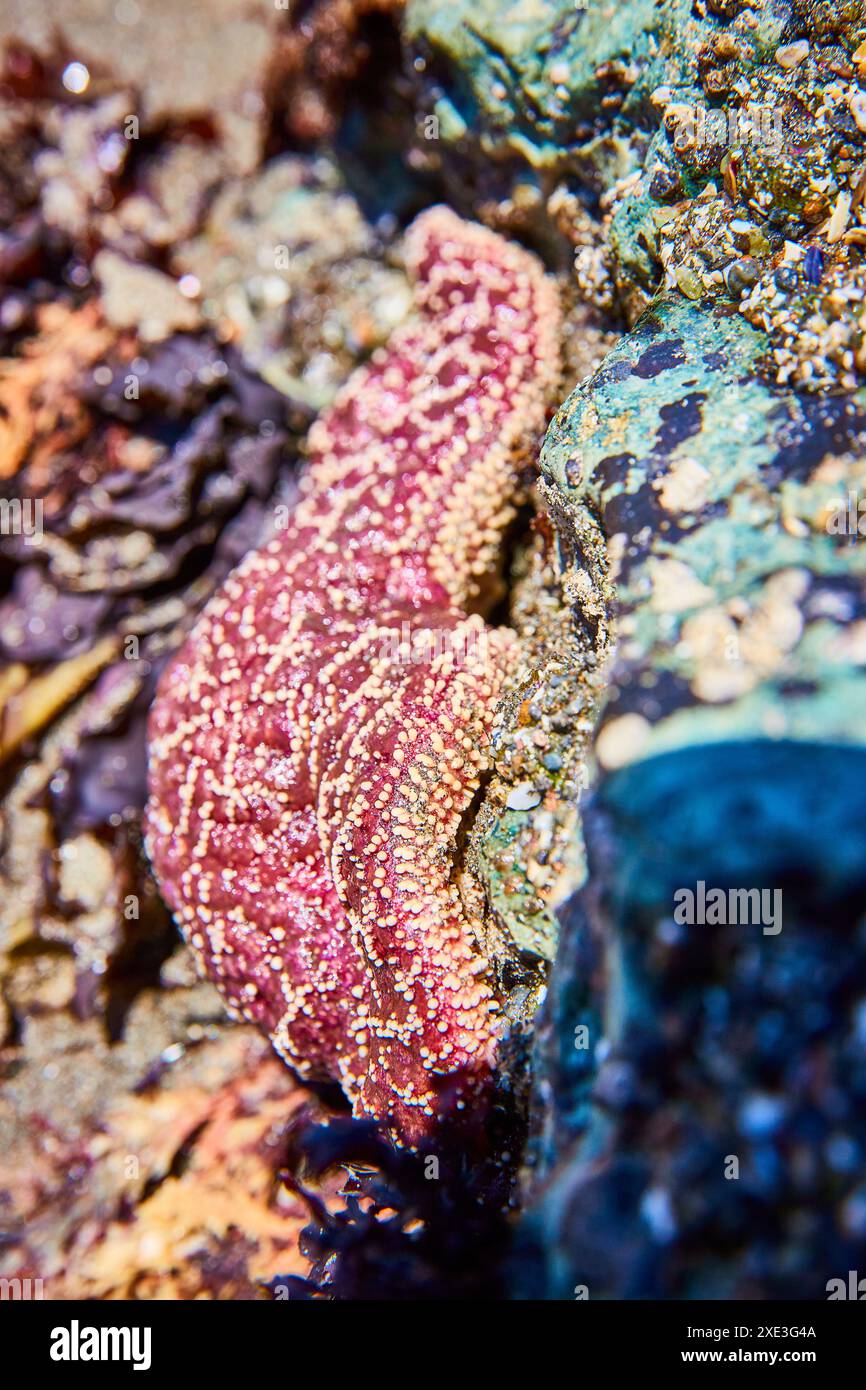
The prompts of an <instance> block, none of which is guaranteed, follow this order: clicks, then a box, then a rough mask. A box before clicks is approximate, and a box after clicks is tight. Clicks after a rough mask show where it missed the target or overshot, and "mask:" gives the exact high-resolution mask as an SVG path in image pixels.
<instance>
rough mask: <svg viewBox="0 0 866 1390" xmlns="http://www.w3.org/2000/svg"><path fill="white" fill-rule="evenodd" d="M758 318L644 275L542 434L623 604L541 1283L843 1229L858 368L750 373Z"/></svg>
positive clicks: (865, 556)
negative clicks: (653, 288)
mask: <svg viewBox="0 0 866 1390" xmlns="http://www.w3.org/2000/svg"><path fill="white" fill-rule="evenodd" d="M765 350H766V340H765V338H764V336H763V335H762V334H760V333H758V332H756V331H755V330H753V329H752V328H750V327H749V326H748V325H747V324H745V322H744V321H743V319H742V318H741V316H739V315H738V314H736V313H731V312H730V310H728V309H726V308H724V307H723V306H722V305H721V304H719V303H718V302H716V303H712V302H709V303H708V302H706V301H702V302H700V303H697V304H693V303H690V302H688V301H687V300H684V299H682V298H680V297H679V296H676V295H671V296H666V297H663V298H661V299H659V300H657V301H656V303H655V304H654V306H653V308H652V309H651V310H650V311H649V312H648V313H647V314H646V315H645V316H644V317H643V318H642V319H641V320H640V322H639V323H638V325H637V326H636V328H635V329H634V331H633V332H632V333H631V334H630V335H628V336H627V337H626V338H625V339H624V340H623V341H622V343H621V344H620V345H619V346H618V347H617V348H616V349H615V350H614V351H613V352H612V353H610V354H609V356H608V358H607V359H606V361H605V363H604V365H603V366H602V368H601V369H600V370H599V371H598V372H597V373H596V374H595V375H594V377H592V378H591V379H590V380H589V381H588V382H586V383H585V384H583V385H582V386H581V387H579V388H578V389H577V390H576V391H575V392H574V393H573V394H572V396H571V397H570V398H569V399H568V400H567V401H566V403H565V404H564V405H563V407H562V408H561V410H560V411H559V413H558V415H557V416H556V417H555V419H554V421H553V423H552V425H551V427H550V430H549V432H548V437H547V440H546V443H545V447H544V450H543V454H542V470H543V473H544V475H545V478H546V480H547V482H548V486H549V488H550V489H551V492H552V494H553V495H554V496H555V497H556V498H557V499H559V509H558V511H557V517H558V524H559V525H560V526H563V525H564V526H565V528H566V532H568V530H569V529H571V530H578V529H579V530H585V529H586V528H587V527H588V526H590V527H592V526H594V527H595V528H596V529H597V531H598V532H599V533H600V536H601V538H602V539H603V541H604V543H605V544H606V546H607V552H608V557H609V572H608V576H607V580H608V583H609V584H610V585H611V588H612V591H613V592H614V594H615V598H614V599H613V601H612V603H611V602H610V600H607V602H608V603H609V605H610V611H609V620H610V622H611V624H612V626H613V629H614V632H615V636H616V648H615V655H614V658H613V660H612V662H611V665H610V667H609V670H608V672H607V687H606V693H605V698H604V701H603V705H602V708H601V713H600V718H599V722H598V725H597V729H596V733H595V738H594V744H593V753H594V765H595V777H594V784H593V787H592V791H591V795H590V798H589V800H588V802H586V803H583V805H582V809H583V817H582V820H583V826H582V830H583V836H584V839H585V843H586V853H587V860H588V880H587V883H586V884H585V885H584V887H583V888H582V889H581V890H580V891H579V892H578V894H577V895H576V896H575V897H574V898H573V899H572V901H571V902H570V903H569V904H568V905H567V907H566V908H565V909H564V910H563V912H562V919H563V923H564V937H563V940H562V942H561V945H560V949H559V953H558V956H557V962H556V965H555V968H554V971H553V975H552V980H551V987H550V992H549V998H548V1002H547V1004H546V1006H545V1011H544V1016H543V1018H542V1021H541V1025H540V1028H539V1036H538V1050H537V1058H536V1118H535V1140H534V1156H535V1159H536V1161H537V1163H538V1174H537V1179H536V1189H535V1195H534V1200H533V1204H532V1211H531V1214H530V1216H529V1218H528V1221H527V1225H526V1230H525V1239H526V1240H527V1242H528V1245H529V1246H531V1247H532V1248H535V1249H540V1250H541V1251H542V1254H541V1259H540V1266H539V1267H537V1268H534V1273H533V1276H532V1277H533V1278H535V1279H540V1280H541V1282H542V1284H543V1285H544V1287H545V1288H546V1290H547V1293H548V1295H549V1296H554V1297H570V1296H571V1290H572V1289H573V1287H574V1286H575V1285H576V1284H581V1283H582V1284H586V1285H587V1286H588V1288H589V1291H590V1297H599V1296H613V1297H724V1298H732V1297H782V1296H793V1295H794V1293H796V1294H797V1295H798V1296H800V1297H802V1296H804V1290H808V1291H809V1292H808V1293H807V1294H806V1296H811V1297H823V1296H824V1295H823V1289H824V1285H825V1282H826V1280H827V1279H828V1278H829V1277H831V1276H832V1275H833V1274H834V1272H835V1271H836V1270H837V1267H838V1268H841V1269H847V1268H848V1267H849V1264H846V1263H845V1261H846V1260H849V1262H850V1261H854V1263H853V1264H851V1265H850V1267H851V1268H854V1267H856V1260H857V1258H858V1255H859V1257H860V1258H862V1246H861V1247H860V1248H859V1250H858V1247H857V1241H856V1240H855V1239H854V1238H853V1237H852V1235H851V1233H850V1232H849V1231H848V1229H847V1227H846V1225H845V1222H844V1220H843V1218H842V1215H841V1213H842V1211H843V1203H844V1200H845V1198H846V1195H852V1194H853V1186H852V1184H853V1183H854V1181H855V1172H854V1171H853V1170H851V1169H846V1170H845V1171H840V1168H839V1165H838V1163H837V1161H836V1158H834V1154H835V1153H836V1147H838V1149H839V1153H842V1151H843V1149H844V1151H845V1152H848V1151H849V1149H850V1150H851V1151H852V1152H853V1151H857V1152H863V1151H864V1145H866V1129H864V1125H863V1108H862V1106H863V1095H864V1087H866V1073H864V1069H863V1066H862V1060H857V1059H856V1057H855V1052H856V1044H855V1042H854V1039H855V1037H856V1036H857V1028H858V1023H857V1020H858V1018H859V1017H860V1014H861V1013H862V1009H863V1004H864V989H866V938H864V935H863V930H862V925H861V923H860V914H861V911H862V893H863V886H864V875H863V869H862V865H863V862H864V852H866V831H864V825H866V792H864V787H866V713H864V711H866V646H864V636H866V626H864V617H866V551H864V550H863V549H862V548H861V547H860V546H858V545H857V544H856V543H849V542H848V541H847V540H846V539H845V538H844V537H843V536H841V535H839V534H837V533H836V531H835V530H834V523H838V524H839V525H841V524H842V522H843V521H844V520H845V518H844V517H840V513H839V507H840V502H839V497H840V496H844V495H846V494H847V493H848V492H852V493H854V494H856V493H857V492H858V490H859V489H862V487H863V485H864V476H863V465H862V462H861V460H862V458H863V445H864V437H866V413H864V406H866V393H863V392H861V393H859V394H854V395H849V396H845V397H838V396H833V397H816V396H815V395H806V394H799V395H798V394H796V393H794V392H782V391H779V390H778V389H776V388H770V387H768V386H767V385H766V384H765V383H764V382H763V381H762V379H761V378H760V376H759V375H758V374H757V373H756V370H755V368H756V363H757V361H758V359H759V357H760V355H761V354H762V353H763V352H764V351H765ZM843 510H844V509H843ZM603 597H604V596H603V592H602V589H601V587H599V590H598V593H597V595H596V598H597V599H603ZM579 614H580V605H579V604H578V621H579ZM711 893H712V894H713V897H712V898H711V897H710V896H709V895H710V894H711ZM732 894H736V895H737V896H736V897H734V896H732ZM741 894H742V895H743V896H740V895H741ZM719 895H721V896H719ZM708 903H709V904H710V906H709V907H707V904H708ZM783 1101H784V1102H785V1108H784V1109H780V1108H779V1107H780V1105H781V1102H783ZM765 1112H766V1113H767V1114H770V1113H772V1114H773V1115H774V1116H775V1117H776V1119H774V1121H773V1127H772V1130H771V1131H768V1130H767V1129H766V1126H764V1125H762V1124H758V1125H757V1126H756V1125H755V1124H754V1123H752V1120H751V1119H749V1117H750V1116H752V1117H754V1116H756V1115H759V1114H764V1113H765ZM738 1117H739V1118H738ZM834 1135H835V1136H837V1137H838V1138H839V1145H838V1146H834V1145H833V1144H831V1138H832V1137H833V1136H834ZM846 1146H847V1147H846ZM843 1167H844V1164H843ZM852 1199H853V1198H852ZM599 1231H603V1232H604V1233H605V1238H604V1241H600V1240H599V1237H598V1232H599ZM758 1245H760V1249H761V1251H762V1255H761V1258H760V1260H759V1259H758V1255H757V1250H758ZM537 1287H538V1286H537V1284H534V1285H533V1288H534V1289H535V1291H536V1293H537Z"/></svg>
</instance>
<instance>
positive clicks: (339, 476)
mask: <svg viewBox="0 0 866 1390" xmlns="http://www.w3.org/2000/svg"><path fill="white" fill-rule="evenodd" d="M407 244H408V252H407V261H408V264H409V268H410V271H411V273H412V274H413V275H414V278H415V281H416V297H417V313H416V315H415V317H414V318H413V320H412V321H411V322H410V323H409V324H408V325H406V326H405V327H404V328H403V329H402V330H400V331H399V332H398V333H396V334H395V335H394V337H393V339H392V341H391V343H390V344H389V346H388V348H387V349H385V350H383V351H382V352H380V353H378V354H377V355H376V356H375V357H374V358H373V360H372V361H371V363H370V364H369V365H368V366H366V367H364V368H362V369H360V370H358V371H357V372H355V374H354V375H353V376H352V378H351V380H350V381H349V382H348V383H347V385H346V387H345V388H344V390H343V392H342V393H341V395H340V397H339V398H338V400H337V401H336V402H335V404H334V406H333V407H332V408H331V410H330V411H329V412H328V413H327V415H326V416H325V417H324V418H323V419H322V420H321V421H319V422H318V423H317V425H316V426H315V427H314V429H313V431H312V432H311V436H310V449H311V464H310V469H309V472H308V475H307V477H306V479H305V482H304V489H303V495H302V500H301V502H300V504H299V506H298V507H297V509H296V511H295V513H294V515H293V517H292V520H291V525H290V527H289V529H288V530H287V531H285V532H283V533H282V534H280V535H279V536H278V537H277V538H276V539H275V540H274V541H272V542H271V543H270V544H268V545H267V546H265V547H264V548H263V549H262V550H260V551H257V552H254V553H252V554H251V555H249V556H248V557H247V558H246V559H245V560H244V562H243V563H242V564H241V566H240V567H239V568H238V569H237V570H236V571H235V572H234V574H233V575H232V576H231V577H230V579H229V580H228V581H227V583H226V584H225V586H224V587H223V589H222V590H221V592H220V593H219V594H218V595H217V596H216V597H215V599H214V600H213V601H212V603H211V604H210V605H209V607H208V609H207V610H206V612H205V613H204V615H203V617H202V619H201V620H200V622H199V623H198V625H197V627H196V628H195V630H194V631H193V633H192V634H191V636H190V638H189V639H188V641H187V643H186V645H185V646H184V648H183V649H182V650H181V652H180V653H179V655H178V656H177V658H176V659H175V661H174V662H173V664H172V665H171V667H170V668H169V670H168V671H167V672H166V674H165V676H164V679H163V681H162V684H161V687H160V691H159V694H158V697H157V700H156V703H155V705H154V709H153V713H152V717H151V726H150V737H151V743H150V786H151V796H150V802H149V806H148V815H147V843H148V849H149V853H150V856H151V859H152V862H153V865H154V868H155V870H156V873H157V876H158V878H159V881H160V885H161V887H162V891H163V893H164V896H165V898H166V901H167V902H168V904H169V905H170V907H171V908H172V909H173V911H174V912H175V914H176V916H177V918H178V920H179V922H180V923H181V925H182V927H183V930H184V932H185V934H186V936H187V938H188V939H189V941H190V942H191V944H192V946H193V948H194V949H195V951H196V953H197V954H198V956H199V958H200V960H201V961H202V962H203V963H204V966H205V968H206V969H207V972H208V974H209V975H210V976H211V978H212V979H213V980H214V981H215V982H216V984H217V985H218V987H219V988H220V990H221V992H222V994H223V996H224V997H225V999H226V1001H227V1002H228V1004H229V1006H230V1008H231V1009H232V1010H233V1011H234V1012H235V1013H237V1014H238V1015H241V1016H242V1017H244V1018H247V1019H251V1020H252V1021H254V1022H255V1023H257V1024H258V1025H259V1026H261V1027H262V1028H264V1029H265V1030H266V1031H267V1032H268V1033H269V1034H270V1036H271V1037H272V1039H273V1041H274V1044H275V1046H276V1047H277V1049H278V1051H279V1052H280V1053H281V1055H282V1056H284V1057H285V1058H286V1059H287V1061H289V1062H290V1063H291V1064H292V1066H294V1067H295V1068H296V1069H297V1070H298V1072H299V1073H300V1074H301V1075H304V1076H316V1077H322V1076H326V1077H332V1078H334V1079H338V1080H339V1081H340V1082H341V1084H342V1085H343V1087H344V1089H345V1090H346V1093H347V1094H348V1095H349V1096H350V1098H351V1099H352V1101H353V1105H354V1108H355V1111H356V1113H359V1114H370V1115H374V1116H376V1117H378V1118H380V1119H382V1120H384V1121H386V1122H387V1123H389V1124H390V1125H391V1127H392V1129H393V1132H394V1133H395V1135H396V1136H397V1137H398V1138H400V1139H401V1140H403V1141H404V1142H409V1143H414V1142H419V1141H420V1140H421V1139H422V1137H424V1136H425V1135H428V1134H429V1133H430V1132H431V1131H432V1130H433V1128H434V1126H435V1124H436V1122H437V1120H438V1119H440V1118H442V1117H443V1116H445V1115H448V1114H450V1113H452V1112H453V1111H454V1109H455V1108H457V1109H461V1108H463V1107H464V1106H465V1105H466V1104H467V1101H468V1100H469V1099H472V1100H475V1101H477V1098H478V1096H479V1095H480V1094H481V1093H482V1092H483V1090H484V1087H485V1085H486V1081H487V1079H488V1077H489V1074H490V1067H491V1064H492V1061H493V1055H494V1050H495V1043H496V1035H497V1028H496V1007H497V1005H496V1000H495V997H494V994H493V990H492V988H491V984H490V980H489V978H488V977H489V964H488V962H487V960H486V959H485V957H484V955H483V952H482V950H481V947H480V944H479V941H478V939H477V937H476V934H475V932H474V930H473V925H472V923H471V922H470V921H468V920H467V918H466V914H465V910H464V907H463V905H462V902H461V899H460V896H459V894H458V892H457V889H456V887H455V885H454V883H453V881H452V874H453V868H454V853H455V845H456V839H457V834H458V831H459V827H460V822H461V819H462V817H463V816H464V815H465V812H466V810H467V808H468V807H469V805H470V803H471V801H472V797H473V795H474V794H475V791H476V790H477V787H478V785H479V781H480V778H481V776H482V773H483V771H484V769H485V767H486V754H485V744H486V739H487V730H488V729H489V724H490V718H491V715H492V711H493V709H494V706H495V703H496V700H497V697H498V695H499V692H500V689H501V685H502V681H503V678H504V675H505V673H506V671H507V669H508V668H509V666H510V665H511V664H512V663H513V661H514V656H515V646H514V640H515V639H514V638H513V636H512V635H511V634H510V633H508V632H504V631H502V630H496V631H491V630H488V629H486V628H485V626H484V624H483V622H482V620H481V619H480V618H479V617H478V616H467V609H468V607H470V606H471V605H472V604H473V602H474V601H475V600H476V599H477V597H478V595H479V593H480V592H481V591H482V590H483V586H484V581H485V578H486V577H487V576H488V575H489V574H490V573H491V571H493V570H494V569H495V566H496V560H497V552H498V549H499V546H500V542H501V537H502V532H503V529H504V527H505V526H506V525H507V524H508V522H509V521H510V520H511V518H512V517H513V515H514V496H515V492H516V485H517V473H518V469H519V466H520V464H521V462H522V456H523V454H524V453H525V451H526V449H527V448H531V447H532V446H533V444H534V443H535V440H536V438H537V436H538V435H539V433H540V431H541V430H542V429H543V426H544V423H545V416H546V406H547V403H548V400H549V397H550V394H551V391H552V390H553V388H554V386H555V383H556V377H557V339H558V332H557V330H558V311H557V306H556V300H555V294H554V291H553V288H552V286H551V284H550V283H549V282H548V280H547V279H546V278H545V276H544V275H543V273H542V271H541V269H540V267H539V266H538V264H537V263H536V261H535V260H534V258H533V257H532V256H530V255H529V254H528V253H527V252H525V251H523V250H521V249H520V248H518V247H515V246H513V245H511V244H510V243H508V242H506V241H504V240H503V239H502V238H500V237H498V236H496V235H495V234H494V233H492V232H489V231H486V230H485V229H483V228H481V227H478V226H475V225H473V224H468V223H465V222H463V221H461V220H460V219H459V218H458V217H456V215H455V214H453V213H451V212H449V211H448V210H447V209H444V208H435V209H432V210H431V211H430V212H427V213H425V214H423V215H422V216H421V217H420V218H418V219H417V221H416V222H415V224H414V226H413V228H412V229H411V230H410V233H409V236H408V243H407ZM425 633H426V634H429V640H428V648H427V650H423V651H421V653H420V654H419V651H418V650H417V649H416V650H414V651H412V650H411V642H412V639H413V637H414V639H415V641H416V643H417V642H418V641H419V637H420V636H421V635H422V634H425Z"/></svg>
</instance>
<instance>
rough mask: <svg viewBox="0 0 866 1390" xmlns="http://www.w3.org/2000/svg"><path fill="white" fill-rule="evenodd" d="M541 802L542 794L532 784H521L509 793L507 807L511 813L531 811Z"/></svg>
mask: <svg viewBox="0 0 866 1390" xmlns="http://www.w3.org/2000/svg"><path fill="white" fill-rule="evenodd" d="M540 801H541V793H540V792H539V791H538V790H537V789H536V788H535V787H534V786H533V785H532V783H531V782H521V783H520V785H519V786H518V787H514V788H513V789H512V790H511V791H510V792H509V793H508V800H507V801H506V803H505V804H506V806H507V807H508V809H509V811H531V810H532V808H533V806H537V805H538V804H539V802H540Z"/></svg>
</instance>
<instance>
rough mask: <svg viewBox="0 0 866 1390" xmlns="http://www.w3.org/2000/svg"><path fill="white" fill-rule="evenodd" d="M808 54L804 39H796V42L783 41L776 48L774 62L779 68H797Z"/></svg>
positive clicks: (806, 43)
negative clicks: (779, 46) (783, 42)
mask: <svg viewBox="0 0 866 1390" xmlns="http://www.w3.org/2000/svg"><path fill="white" fill-rule="evenodd" d="M808 56H809V44H808V41H807V40H806V39H798V40H797V42H796V43H785V44H783V45H782V47H781V48H777V49H776V62H777V63H778V64H779V67H780V68H785V69H786V70H788V71H789V70H790V69H791V68H797V67H799V66H800V64H801V63H802V62H805V60H806V59H807V58H808Z"/></svg>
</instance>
